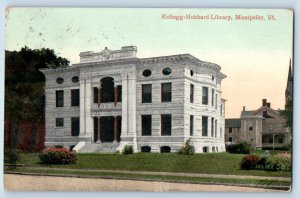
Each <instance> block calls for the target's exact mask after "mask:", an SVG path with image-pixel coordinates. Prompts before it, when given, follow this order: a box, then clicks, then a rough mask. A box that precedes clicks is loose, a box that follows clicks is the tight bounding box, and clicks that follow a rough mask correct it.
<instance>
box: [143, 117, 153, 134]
mask: <svg viewBox="0 0 300 198" xmlns="http://www.w3.org/2000/svg"><path fill="white" fill-rule="evenodd" d="M151 128H152V117H151V115H142V135H151V130H152V129H151Z"/></svg>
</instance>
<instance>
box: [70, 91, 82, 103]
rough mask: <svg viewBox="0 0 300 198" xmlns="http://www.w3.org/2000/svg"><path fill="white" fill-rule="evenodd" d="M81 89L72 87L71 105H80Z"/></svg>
mask: <svg viewBox="0 0 300 198" xmlns="http://www.w3.org/2000/svg"><path fill="white" fill-rule="evenodd" d="M79 95H80V93H79V89H71V105H72V106H79V103H80V102H79Z"/></svg>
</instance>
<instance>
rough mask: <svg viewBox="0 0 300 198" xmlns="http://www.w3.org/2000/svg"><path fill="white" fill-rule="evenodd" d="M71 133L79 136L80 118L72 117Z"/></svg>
mask: <svg viewBox="0 0 300 198" xmlns="http://www.w3.org/2000/svg"><path fill="white" fill-rule="evenodd" d="M71 121H72V122H71V133H72V136H79V128H80V127H79V118H78V117H76V118H71Z"/></svg>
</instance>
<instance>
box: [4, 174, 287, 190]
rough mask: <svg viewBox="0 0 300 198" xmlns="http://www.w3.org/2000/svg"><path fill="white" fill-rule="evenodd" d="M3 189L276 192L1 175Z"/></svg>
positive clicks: (168, 183)
mask: <svg viewBox="0 0 300 198" xmlns="http://www.w3.org/2000/svg"><path fill="white" fill-rule="evenodd" d="M4 187H5V189H6V190H8V191H17V190H22V191H162V192H164V191H233V192H275V191H279V190H270V189H262V188H251V187H237V186H225V185H203V184H183V183H170V182H152V181H133V180H118V179H94V178H71V177H53V176H31V175H14V174H4ZM281 192H282V191H281Z"/></svg>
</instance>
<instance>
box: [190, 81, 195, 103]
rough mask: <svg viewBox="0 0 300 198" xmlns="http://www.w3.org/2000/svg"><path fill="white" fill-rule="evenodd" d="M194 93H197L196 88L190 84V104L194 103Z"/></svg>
mask: <svg viewBox="0 0 300 198" xmlns="http://www.w3.org/2000/svg"><path fill="white" fill-rule="evenodd" d="M194 92H195V86H194V84H192V83H191V84H190V103H194Z"/></svg>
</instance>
